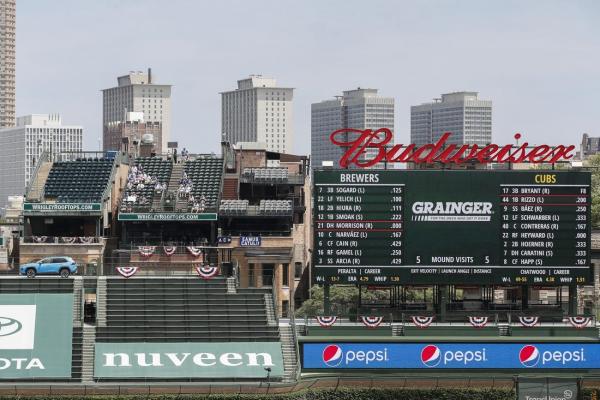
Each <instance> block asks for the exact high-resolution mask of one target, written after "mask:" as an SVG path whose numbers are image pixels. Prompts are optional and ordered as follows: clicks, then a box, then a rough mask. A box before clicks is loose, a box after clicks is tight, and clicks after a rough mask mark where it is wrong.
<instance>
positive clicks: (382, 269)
mask: <svg viewBox="0 0 600 400" xmlns="http://www.w3.org/2000/svg"><path fill="white" fill-rule="evenodd" d="M314 176H315V179H314V185H315V186H314V191H313V195H314V204H315V206H314V208H313V213H314V214H313V224H314V252H313V265H314V274H313V276H314V277H315V282H316V283H346V284H347V283H351V284H367V285H390V284H436V283H447V284H469V283H477V284H507V285H513V284H532V285H544V286H548V285H574V284H577V285H584V284H589V283H590V282H591V280H590V265H591V264H590V250H591V240H590V236H591V223H590V218H591V197H590V184H591V181H590V179H591V176H590V173H588V172H580V171H485V170H470V171H469V170H466V171H457V170H403V171H401V170H395V171H394V170H366V171H356V170H318V171H315V175H314Z"/></svg>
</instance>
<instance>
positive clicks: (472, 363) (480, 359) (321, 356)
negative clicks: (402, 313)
mask: <svg viewBox="0 0 600 400" xmlns="http://www.w3.org/2000/svg"><path fill="white" fill-rule="evenodd" d="M302 350H303V351H302V368H304V369H523V370H536V369H600V364H598V360H600V343H304V344H303V345H302Z"/></svg>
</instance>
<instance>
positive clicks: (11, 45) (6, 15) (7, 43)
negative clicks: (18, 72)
mask: <svg viewBox="0 0 600 400" xmlns="http://www.w3.org/2000/svg"><path fill="white" fill-rule="evenodd" d="M15 3H16V0H0V129H2V128H8V127H11V126H14V125H15V32H16V19H15V15H16V4H15Z"/></svg>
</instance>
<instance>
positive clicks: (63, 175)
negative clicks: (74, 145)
mask: <svg viewBox="0 0 600 400" xmlns="http://www.w3.org/2000/svg"><path fill="white" fill-rule="evenodd" d="M113 163H114V160H110V159H107V158H89V159H77V160H76V161H59V162H55V163H54V165H52V169H51V170H50V174H49V175H48V179H47V180H46V184H45V190H44V195H45V197H46V198H52V199H56V201H57V202H59V203H99V202H101V201H102V194H103V193H104V191H105V190H106V188H107V186H108V184H109V179H110V176H111V173H112V168H113Z"/></svg>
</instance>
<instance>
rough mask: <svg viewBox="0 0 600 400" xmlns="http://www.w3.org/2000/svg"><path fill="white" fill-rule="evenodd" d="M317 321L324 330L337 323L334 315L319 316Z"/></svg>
mask: <svg viewBox="0 0 600 400" xmlns="http://www.w3.org/2000/svg"><path fill="white" fill-rule="evenodd" d="M316 319H317V322H318V323H319V325H321V326H322V327H323V328H329V327H331V326H333V324H335V323H336V321H337V317H336V316H333V315H329V316H325V315H322V316H317V317H316Z"/></svg>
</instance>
